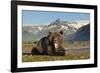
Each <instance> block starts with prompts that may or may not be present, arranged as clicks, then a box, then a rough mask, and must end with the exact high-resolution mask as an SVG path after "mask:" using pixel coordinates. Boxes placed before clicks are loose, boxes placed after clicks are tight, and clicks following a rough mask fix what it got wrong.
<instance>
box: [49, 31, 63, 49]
mask: <svg viewBox="0 0 100 73" xmlns="http://www.w3.org/2000/svg"><path fill="white" fill-rule="evenodd" d="M48 38H49V43H50V45H52V46H53V48H55V49H57V48H61V47H62V41H63V31H60V32H49V35H48Z"/></svg>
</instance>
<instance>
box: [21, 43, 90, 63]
mask: <svg viewBox="0 0 100 73" xmlns="http://www.w3.org/2000/svg"><path fill="white" fill-rule="evenodd" d="M35 46H36V43H35V44H34V43H24V44H23V45H22V48H23V49H22V51H23V53H30V52H31V50H32V47H35ZM63 46H64V48H67V49H68V50H67V49H66V55H65V56H49V55H33V56H32V55H25V54H23V55H22V61H23V62H38V61H56V60H80V59H89V58H90V50H89V48H90V43H89V41H82V42H70V41H69V42H64V43H63ZM80 48H81V49H85V48H88V49H86V50H80Z"/></svg>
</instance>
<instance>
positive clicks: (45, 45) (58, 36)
mask: <svg viewBox="0 0 100 73" xmlns="http://www.w3.org/2000/svg"><path fill="white" fill-rule="evenodd" d="M62 41H63V32H62V31H60V32H49V34H48V35H47V36H46V37H43V38H41V39H40V40H39V42H38V43H37V47H35V48H33V49H32V51H31V52H32V54H35V53H36V52H35V49H36V51H38V54H42V55H59V56H63V55H65V50H64V48H63V46H62Z"/></svg>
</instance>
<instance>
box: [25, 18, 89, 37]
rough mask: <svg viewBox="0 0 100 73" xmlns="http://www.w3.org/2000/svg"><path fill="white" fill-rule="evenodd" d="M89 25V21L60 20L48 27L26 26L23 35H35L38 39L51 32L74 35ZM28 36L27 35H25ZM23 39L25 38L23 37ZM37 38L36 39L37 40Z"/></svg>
mask: <svg viewBox="0 0 100 73" xmlns="http://www.w3.org/2000/svg"><path fill="white" fill-rule="evenodd" d="M87 24H89V22H88V21H74V22H72V21H61V20H60V19H59V18H58V19H57V20H55V21H53V22H51V23H49V24H48V25H33V26H24V27H23V33H24V32H27V33H29V34H32V35H34V37H36V38H37V39H39V38H41V37H43V36H46V35H48V32H50V31H60V30H62V31H63V32H64V36H65V37H66V36H67V35H71V34H74V33H75V32H76V31H77V30H78V29H79V28H81V27H83V26H85V25H87ZM25 34H26V33H25ZM23 38H25V37H24V36H23ZM36 38H35V39H36Z"/></svg>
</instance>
